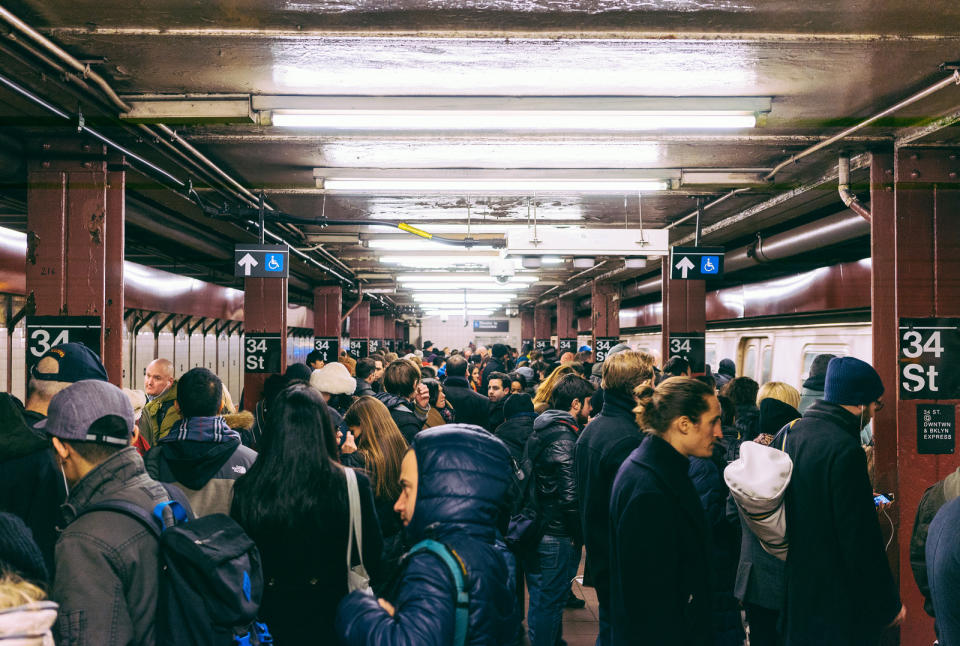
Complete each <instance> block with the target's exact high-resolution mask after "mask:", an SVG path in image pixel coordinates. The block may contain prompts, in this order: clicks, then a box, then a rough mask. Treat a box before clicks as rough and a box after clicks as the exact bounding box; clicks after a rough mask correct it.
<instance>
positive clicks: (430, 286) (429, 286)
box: [402, 280, 531, 292]
mask: <svg viewBox="0 0 960 646" xmlns="http://www.w3.org/2000/svg"><path fill="white" fill-rule="evenodd" d="M402 286H403V287H404V288H406V289H414V290H424V291H431V290H449V289H450V288H452V287H453V285H452V284H450V283H404V284H403V285H402ZM530 287H531V285H530V284H529V283H510V282H507V283H498V282H495V281H492V280H491V281H490V282H489V283H469V284H466V285H464V289H466V290H467V291H468V292H471V291H487V292H493V291H516V290H520V289H529V288H530Z"/></svg>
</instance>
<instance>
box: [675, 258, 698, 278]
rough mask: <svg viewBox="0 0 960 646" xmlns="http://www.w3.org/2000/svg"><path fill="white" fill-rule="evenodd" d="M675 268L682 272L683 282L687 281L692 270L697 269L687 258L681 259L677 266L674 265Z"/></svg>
mask: <svg viewBox="0 0 960 646" xmlns="http://www.w3.org/2000/svg"><path fill="white" fill-rule="evenodd" d="M674 267H676V268H677V269H679V270H680V278H682V279H683V280H686V279H687V273H688V272H689V271H690V270H691V269H693V268H694V267H696V265H694V264H693V263H692V262H691V261H690V259H689V258H687V257H686V256H684V257H683V258H681V259H680V262H678V263H677V264H676V265H674Z"/></svg>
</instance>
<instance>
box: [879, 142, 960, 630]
mask: <svg viewBox="0 0 960 646" xmlns="http://www.w3.org/2000/svg"><path fill="white" fill-rule="evenodd" d="M890 170H891V164H890V157H889V155H877V156H875V158H874V166H873V168H872V169H871V179H873V180H874V181H875V184H874V186H872V187H871V204H870V207H871V211H872V219H871V229H872V237H873V239H872V244H873V249H872V253H873V290H872V291H873V343H874V363H875V364H876V365H877V369H878V371H879V372H880V375H881V377H882V378H883V382H884V386H885V388H886V392H885V395H884V398H883V401H884V403H885V404H886V406H885V407H884V410H883V411H881V413H880V414H879V415H878V419H877V422H876V431H875V444H876V449H875V450H876V452H877V487H879V488H880V489H878V490H881V491H888V490H889V491H893V492H894V493H896V500H897V502H896V504H895V505H893V507H892V508H891V511H894V514H895V516H894V517H895V523H896V527H897V541H896V543H897V545H898V546H899V549H898V550H897V551H898V556H899V563H896V565H897V568H898V569H897V571H898V572H899V580H900V594H901V597H902V599H903V603H904V605H906V606H907V608H909V611H908V612H907V619H906V621H905V622H904V624H903V626H902V627H901V643H903V644H922V643H932V642H933V639H934V632H933V621H932V620H931V619H930V618H929V617H928V616H927V615H926V614H925V613H923V612H922V611H921V610H920V608H921V607H922V606H921V598H920V593H919V591H918V590H917V586H916V584H915V583H914V579H913V575H912V573H911V570H910V558H909V555H910V536H911V533H912V532H913V521H914V514H915V511H916V509H917V506H918V503H919V502H920V498H921V496H922V495H923V492H924V491H925V490H926V489H927V487H929V486H930V485H932V484H934V483H935V482H936V481H938V480H941V479H943V478H944V477H945V476H946V475H947V474H949V473H951V472H952V471H954V470H955V469H956V468H957V466H958V464H960V456H958V453H957V450H956V418H957V405H958V403H960V379H958V378H957V375H958V373H957V361H958V359H960V357H958V356H957V355H958V354H960V254H958V253H957V250H958V249H960V227H958V226H957V222H956V214H957V213H958V212H960V149H957V148H954V149H925V148H916V149H911V148H901V149H899V150H897V152H896V157H895V159H894V163H893V179H894V181H895V186H894V193H893V200H892V201H893V208H892V209H891V204H890V202H891V200H890V196H889V194H888V192H887V190H886V189H887V186H884V184H885V183H887V182H889V180H890V173H889V171H890ZM951 422H952V423H951ZM894 451H895V456H894V455H893V453H894Z"/></svg>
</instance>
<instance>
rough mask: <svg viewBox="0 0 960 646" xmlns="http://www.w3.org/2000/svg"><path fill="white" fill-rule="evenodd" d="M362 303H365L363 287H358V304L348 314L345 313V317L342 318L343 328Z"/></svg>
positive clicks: (351, 307)
mask: <svg viewBox="0 0 960 646" xmlns="http://www.w3.org/2000/svg"><path fill="white" fill-rule="evenodd" d="M362 302H363V285H358V286H357V302H356V303H354V304H353V305H351V306H350V309H348V310H347V311H346V313H344V315H343V316H341V317H340V326H341V327H342V326H343V322H344V321H346V320H347V319H348V318H349V317H350V315H351V314H353V313H354V311H356V309H357V308H358V307H360V303H362Z"/></svg>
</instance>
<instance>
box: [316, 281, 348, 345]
mask: <svg viewBox="0 0 960 646" xmlns="http://www.w3.org/2000/svg"><path fill="white" fill-rule="evenodd" d="M342 307H343V290H342V289H341V288H340V286H339V285H320V286H319V287H314V288H313V347H314V349H316V350H321V351H323V352H326V353H327V359H328V360H329V361H336V360H337V357H338V356H340V313H341V309H342Z"/></svg>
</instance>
